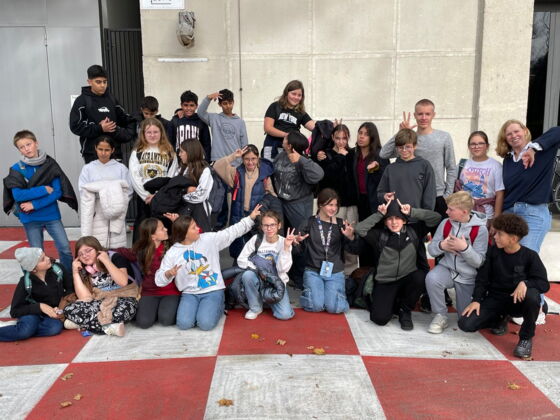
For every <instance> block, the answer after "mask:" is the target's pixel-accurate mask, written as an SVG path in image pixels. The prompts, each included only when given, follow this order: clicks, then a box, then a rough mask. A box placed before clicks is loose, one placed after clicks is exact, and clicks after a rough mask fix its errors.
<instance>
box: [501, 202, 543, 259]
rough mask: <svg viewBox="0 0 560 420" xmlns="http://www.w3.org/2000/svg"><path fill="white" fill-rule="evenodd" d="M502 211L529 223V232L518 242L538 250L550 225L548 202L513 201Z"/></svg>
mask: <svg viewBox="0 0 560 420" xmlns="http://www.w3.org/2000/svg"><path fill="white" fill-rule="evenodd" d="M504 213H513V214H516V215H518V216H520V217H522V218H523V219H524V220H525V221H526V222H527V225H529V234H528V235H527V236H525V237H524V238H523V239H521V242H520V244H521V245H523V246H526V247H527V248H529V249H532V250H533V251H535V252H539V251H540V249H541V245H542V243H543V241H544V237H545V236H546V234H547V233H548V231H549V230H550V228H551V226H552V216H551V215H550V211H549V210H548V204H527V203H515V204H514V205H513V207H510V208H509V209H507V210H505V211H504Z"/></svg>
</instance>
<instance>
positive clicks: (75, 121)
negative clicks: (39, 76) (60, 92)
mask: <svg viewBox="0 0 560 420" xmlns="http://www.w3.org/2000/svg"><path fill="white" fill-rule="evenodd" d="M107 117H108V118H109V119H110V120H111V121H114V122H115V123H116V124H117V128H116V130H115V131H114V132H112V133H104V132H103V130H102V129H101V126H100V125H99V122H100V121H103V120H104V119H105V118H107ZM69 124H70V130H71V131H72V133H74V134H75V135H77V136H80V145H81V150H80V151H81V153H82V156H85V155H89V156H90V157H91V156H93V157H94V158H95V156H96V154H95V146H94V144H93V143H94V141H95V139H96V138H98V137H99V136H101V135H102V134H103V135H107V136H109V137H111V138H112V139H113V140H114V141H115V143H117V144H122V143H128V142H131V141H133V140H134V139H135V138H136V121H135V120H134V118H132V117H131V116H130V115H128V114H127V113H126V111H125V110H124V108H123V107H122V106H121V105H120V104H119V102H118V101H117V100H116V99H115V97H114V96H113V95H112V94H111V93H109V91H108V90H107V91H105V93H104V94H103V95H101V96H99V95H96V94H95V93H93V92H92V91H91V87H89V86H84V87H82V94H81V95H80V96H78V97H77V98H76V100H75V101H74V105H72V110H71V111H70V121H69ZM115 155H116V157H119V158H120V157H121V152H120V150H118V149H117V150H115Z"/></svg>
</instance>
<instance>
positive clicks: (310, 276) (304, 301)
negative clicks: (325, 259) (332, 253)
mask: <svg viewBox="0 0 560 420" xmlns="http://www.w3.org/2000/svg"><path fill="white" fill-rule="evenodd" d="M300 302H301V306H302V308H303V309H305V310H306V311H311V312H320V311H323V310H326V311H327V312H329V313H331V314H339V313H341V312H348V309H349V306H348V301H347V300H346V290H345V278H344V272H343V271H339V272H338V273H333V274H332V275H331V276H330V277H323V276H320V275H319V273H317V272H316V271H313V270H308V269H306V270H305V272H304V273H303V293H302V295H301V298H300Z"/></svg>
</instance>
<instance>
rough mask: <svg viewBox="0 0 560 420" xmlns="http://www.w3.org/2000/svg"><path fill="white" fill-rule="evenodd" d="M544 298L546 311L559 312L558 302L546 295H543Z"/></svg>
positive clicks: (559, 305)
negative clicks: (546, 306)
mask: <svg viewBox="0 0 560 420" xmlns="http://www.w3.org/2000/svg"><path fill="white" fill-rule="evenodd" d="M544 298H545V300H546V303H547V304H548V312H556V313H560V303H558V302H555V301H553V300H552V299H550V298H549V297H547V296H545V297H544ZM551 316H552V315H551Z"/></svg>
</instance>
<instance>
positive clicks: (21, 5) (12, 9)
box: [0, 0, 47, 26]
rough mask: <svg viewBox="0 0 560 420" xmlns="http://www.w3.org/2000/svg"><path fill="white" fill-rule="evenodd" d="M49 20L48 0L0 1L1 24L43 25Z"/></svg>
mask: <svg viewBox="0 0 560 420" xmlns="http://www.w3.org/2000/svg"><path fill="white" fill-rule="evenodd" d="M46 20H47V0H2V1H0V25H3V26H6V25H10V26H23V25H30V26H42V25H44V24H45V22H46Z"/></svg>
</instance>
